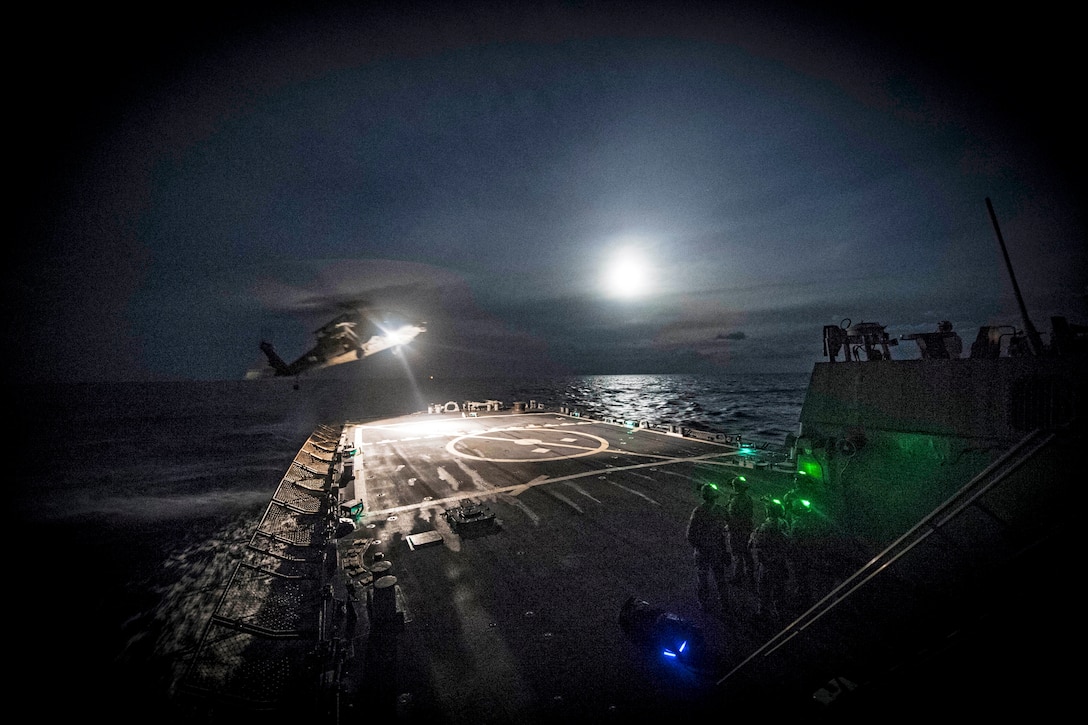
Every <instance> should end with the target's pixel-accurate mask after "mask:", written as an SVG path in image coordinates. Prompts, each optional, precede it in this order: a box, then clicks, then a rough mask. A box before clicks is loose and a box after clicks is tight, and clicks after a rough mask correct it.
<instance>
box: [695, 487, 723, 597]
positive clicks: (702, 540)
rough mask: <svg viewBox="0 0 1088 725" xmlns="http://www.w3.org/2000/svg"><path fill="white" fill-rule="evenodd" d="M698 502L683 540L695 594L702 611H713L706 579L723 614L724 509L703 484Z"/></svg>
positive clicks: (718, 496) (717, 495) (715, 492)
mask: <svg viewBox="0 0 1088 725" xmlns="http://www.w3.org/2000/svg"><path fill="white" fill-rule="evenodd" d="M701 493H702V498H703V500H702V503H700V504H699V505H698V506H696V507H695V509H694V510H693V511H692V512H691V518H690V519H689V520H688V531H687V538H688V544H690V545H691V547H692V551H693V555H694V559H695V572H696V593H697V594H698V595H699V601H700V602H701V603H702V605H703V610H704V611H708V612H709V611H713V610H714V606H713V605H712V604H711V594H710V592H711V586H710V579H711V577H713V578H714V584H715V586H716V589H717V592H718V601H719V605H720V606H721V608H722V611H723V612H724V611H725V609H726V606H727V603H728V601H729V596H728V585H727V583H726V575H725V570H726V568H727V567H728V566H729V547H728V544H727V542H726V520H725V507H724V506H723V505H722V503H721V494H720V492H719V491H718V488H717V487H716V486H714V485H712V484H709V483H708V484H704V485H703V488H702V492H701Z"/></svg>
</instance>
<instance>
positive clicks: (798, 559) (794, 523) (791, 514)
mask: <svg viewBox="0 0 1088 725" xmlns="http://www.w3.org/2000/svg"><path fill="white" fill-rule="evenodd" d="M785 498H786V516H787V519H788V521H789V526H790V545H791V554H790V561H791V563H792V564H793V577H794V582H795V584H796V586H797V594H798V597H799V599H800V603H801V604H803V605H806V606H807V605H812V604H815V603H816V602H817V601H818V600H819V599H820V598H822V597H823V596H824V595H826V594H827V593H828V592H829V591H831V589H832V587H833V585H834V579H835V577H834V572H835V570H836V567H837V566H838V564H839V561H838V559H839V555H838V552H837V548H836V546H835V541H834V539H835V537H834V535H833V532H832V530H831V528H830V524H829V521H828V520H827V517H826V516H825V515H824V513H823V512H822V511H821V510H820V507H819V500H820V492H819V491H818V487H817V486H815V485H814V484H813V482H812V481H811V480H808V479H806V478H805V477H801V476H799V477H798V478H797V485H796V487H795V488H793V489H791V490H790V491H788V492H787V493H786V497H785Z"/></svg>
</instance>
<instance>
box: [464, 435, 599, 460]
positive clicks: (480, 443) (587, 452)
mask: <svg viewBox="0 0 1088 725" xmlns="http://www.w3.org/2000/svg"><path fill="white" fill-rule="evenodd" d="M533 428H534V429H535V430H534V431H533V432H534V433H535V432H536V431H537V430H539V426H533ZM505 430H508V431H518V430H528V428H506V429H505ZM494 432H495V431H481V432H479V433H468V434H466V435H462V436H458V437H457V438H454V439H453V440H451V441H450V442H449V443H447V444H446V450H447V451H448V452H449V453H450V454H451V455H454V456H460V457H461V458H469V459H472V460H474V461H494V462H497V463H539V462H541V461H563V460H568V459H571V458H582V457H584V456H592V455H595V454H597V453H603V452H604V451H607V450H608V441H606V440H605V439H604V438H601V437H599V436H595V435H593V434H591V433H583V432H581V431H567V432H566V433H565V434H564V435H565V436H566V437H565V438H564V439H562V440H560V439H556V440H555V441H554V442H550V441H545V440H541V439H540V438H525V439H520V438H511V439H503V440H501V441H498V442H500V443H502V444H504V445H517V446H529V445H532V446H548V448H537V449H535V450H534V451H533V452H539V453H540V455H538V456H534V457H533V458H499V457H495V456H485V455H474V454H472V453H468V452H466V451H463V450H461V449H460V448H458V444H459V443H461V442H462V441H467V440H472V442H473V444H474V446H475V447H477V448H480V449H483V450H485V451H486V449H487V446H488V445H489V444H490V443H494V442H496V438H494V437H493V436H492V435H490V434H493V433H494ZM572 435H574V436H577V437H580V438H586V439H589V440H587V441H586V444H588V446H589V447H583V446H580V445H577V444H576V443H573V442H566V441H569V440H571V438H570V436H572ZM556 449H558V450H556ZM569 449H574V452H572V453H563V452H562V451H563V450H569ZM549 453H550V454H551V455H546V454H549Z"/></svg>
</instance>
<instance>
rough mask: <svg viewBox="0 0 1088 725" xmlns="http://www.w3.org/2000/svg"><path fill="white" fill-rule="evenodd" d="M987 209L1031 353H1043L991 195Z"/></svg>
mask: <svg viewBox="0 0 1088 725" xmlns="http://www.w3.org/2000/svg"><path fill="white" fill-rule="evenodd" d="M986 209H987V210H988V211H989V212H990V221H991V222H992V223H993V225H994V232H995V233H996V234H997V241H998V243H999V244H1001V254H1002V255H1003V256H1004V257H1005V268H1006V269H1008V270H1009V279H1010V280H1012V291H1013V293H1014V294H1015V295H1016V304H1018V305H1020V317H1021V319H1023V321H1024V332H1026V333H1027V336H1028V345H1030V346H1031V353H1032V354H1033V355H1041V354H1042V352H1043V341H1042V339H1041V338H1040V337H1039V332H1038V331H1037V330H1036V329H1035V325H1033V324H1031V319H1029V318H1028V308H1027V307H1025V306H1024V297H1023V295H1021V294H1020V285H1018V284H1017V283H1016V275H1015V274H1013V271H1012V261H1011V260H1010V259H1009V250H1008V249H1006V248H1005V238H1004V237H1002V236H1001V227H999V226H998V225H997V215H996V214H994V205H993V204H991V203H990V197H986Z"/></svg>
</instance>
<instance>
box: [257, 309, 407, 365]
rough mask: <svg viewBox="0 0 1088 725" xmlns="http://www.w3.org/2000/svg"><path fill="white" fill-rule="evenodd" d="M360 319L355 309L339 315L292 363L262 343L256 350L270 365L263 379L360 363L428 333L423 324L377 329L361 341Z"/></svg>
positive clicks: (323, 326) (360, 312)
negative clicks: (262, 354) (377, 332)
mask: <svg viewBox="0 0 1088 725" xmlns="http://www.w3.org/2000/svg"><path fill="white" fill-rule="evenodd" d="M363 319H364V316H363V313H362V311H361V310H360V309H358V308H351V309H347V310H345V311H344V312H341V313H340V314H339V315H337V316H336V317H334V318H333V319H332V320H330V321H329V322H326V323H325V324H324V325H322V326H321V327H319V328H317V330H315V331H314V335H315V337H316V338H317V342H316V343H315V344H314V346H313V347H312V348H310V349H309V350H307V351H306V352H305V353H303V354H302V355H301V356H299V358H298V359H296V360H295V361H294V362H291V363H288V362H286V361H284V359H283V358H281V357H280V356H279V354H278V353H277V352H276V350H275V348H274V347H273V346H272V343H270V342H268V341H267V340H262V341H261V343H260V345H259V346H258V347H260V349H261V352H263V353H264V355H265V357H266V358H267V359H268V365H269V368H268V369H267V370H266V371H264V375H262V377H263V376H265V375H269V374H270V375H272V376H274V377H284V376H298V375H299V374H301V373H304V372H308V371H312V370H320V369H321V368H327V367H331V366H333V365H340V364H341V363H346V362H353V361H355V360H361V359H363V358H365V357H369V356H370V355H373V354H375V353H378V352H381V351H382V350H387V349H389V348H396V347H399V346H401V345H406V344H408V343H409V342H411V341H412V340H414V339H415V338H416V337H417V336H418V335H419V334H420V333H422V332H426V330H427V327H426V324H425V323H423V322H416V323H414V324H407V325H402V326H400V327H398V328H396V329H390V330H386V329H384V328H382V327H380V326H379V330H380V331H381V334H376V335H372V336H371V337H369V338H368V339H367V340H365V341H364V340H363V339H362V337H361V336H360V335H359V333H358V330H357V328H359V327H360V326H361V325H362V323H363Z"/></svg>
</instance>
